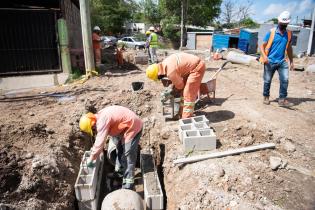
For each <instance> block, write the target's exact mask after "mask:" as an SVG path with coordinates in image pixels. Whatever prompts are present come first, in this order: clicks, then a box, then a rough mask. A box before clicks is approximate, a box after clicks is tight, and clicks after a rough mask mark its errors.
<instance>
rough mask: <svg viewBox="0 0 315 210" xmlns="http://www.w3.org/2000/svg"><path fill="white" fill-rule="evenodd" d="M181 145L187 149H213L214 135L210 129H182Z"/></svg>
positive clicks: (214, 147)
mask: <svg viewBox="0 0 315 210" xmlns="http://www.w3.org/2000/svg"><path fill="white" fill-rule="evenodd" d="M183 145H184V149H185V150H186V151H188V150H192V149H194V150H197V151H198V150H214V149H216V135H215V133H214V132H213V130H212V129H210V128H209V129H204V130H189V131H184V134H183Z"/></svg>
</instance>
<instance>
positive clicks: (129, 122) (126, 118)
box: [91, 106, 143, 159]
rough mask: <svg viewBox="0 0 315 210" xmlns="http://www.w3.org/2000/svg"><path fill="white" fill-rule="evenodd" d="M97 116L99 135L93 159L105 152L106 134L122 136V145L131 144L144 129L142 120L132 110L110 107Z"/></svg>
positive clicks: (93, 149) (94, 146)
mask: <svg viewBox="0 0 315 210" xmlns="http://www.w3.org/2000/svg"><path fill="white" fill-rule="evenodd" d="M95 116H96V129H97V135H96V139H95V143H94V145H93V147H92V149H91V151H92V153H91V155H92V159H95V158H96V157H98V155H99V154H100V153H101V152H102V151H103V148H104V144H105V141H106V139H105V138H106V134H107V135H109V136H112V137H114V136H118V135H121V136H122V143H123V144H125V143H129V142H130V141H131V140H132V139H133V138H134V137H135V136H136V135H137V134H138V133H139V132H140V131H141V129H142V125H143V122H142V120H141V119H140V118H139V117H138V116H137V115H136V114H135V113H134V112H132V111H131V110H129V109H127V108H125V107H122V106H109V107H106V108H104V109H102V110H101V111H99V112H98V113H97V114H95Z"/></svg>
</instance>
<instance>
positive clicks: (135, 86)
mask: <svg viewBox="0 0 315 210" xmlns="http://www.w3.org/2000/svg"><path fill="white" fill-rule="evenodd" d="M143 85H144V82H133V83H131V87H132V90H133V91H138V90H142V89H143Z"/></svg>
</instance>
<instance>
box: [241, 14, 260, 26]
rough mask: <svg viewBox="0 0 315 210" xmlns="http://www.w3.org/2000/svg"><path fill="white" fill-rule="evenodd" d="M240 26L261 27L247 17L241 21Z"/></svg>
mask: <svg viewBox="0 0 315 210" xmlns="http://www.w3.org/2000/svg"><path fill="white" fill-rule="evenodd" d="M240 26H242V27H245V28H257V27H258V26H259V24H258V23H256V22H255V21H254V20H253V19H251V18H249V17H247V18H245V19H243V20H242V21H240Z"/></svg>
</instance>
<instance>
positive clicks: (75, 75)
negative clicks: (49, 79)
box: [66, 67, 83, 83]
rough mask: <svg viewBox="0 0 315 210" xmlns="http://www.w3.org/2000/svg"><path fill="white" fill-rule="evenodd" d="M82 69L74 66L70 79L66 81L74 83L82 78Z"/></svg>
mask: <svg viewBox="0 0 315 210" xmlns="http://www.w3.org/2000/svg"><path fill="white" fill-rule="evenodd" d="M82 75H83V73H82V71H81V70H80V69H79V68H76V67H72V73H71V74H70V75H69V77H68V79H67V80H66V83H72V82H74V81H76V80H78V79H81V78H82Z"/></svg>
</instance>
